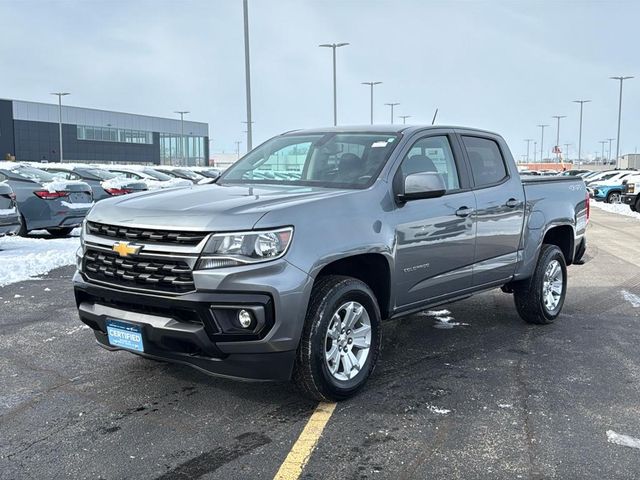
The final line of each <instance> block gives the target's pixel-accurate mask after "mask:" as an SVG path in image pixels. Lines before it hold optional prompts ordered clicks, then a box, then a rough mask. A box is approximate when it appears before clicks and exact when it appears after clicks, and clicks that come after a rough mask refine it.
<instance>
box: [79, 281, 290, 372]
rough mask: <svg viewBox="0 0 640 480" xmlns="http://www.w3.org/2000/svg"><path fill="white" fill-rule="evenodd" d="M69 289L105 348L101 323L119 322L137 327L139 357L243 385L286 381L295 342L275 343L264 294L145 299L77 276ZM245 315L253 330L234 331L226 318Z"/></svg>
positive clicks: (270, 301)
mask: <svg viewBox="0 0 640 480" xmlns="http://www.w3.org/2000/svg"><path fill="white" fill-rule="evenodd" d="M74 289H75V296H76V303H77V305H78V312H79V316H80V319H81V320H82V322H83V323H85V324H86V325H88V326H89V327H91V328H92V329H93V331H94V334H95V336H96V339H97V341H98V343H99V344H100V345H101V346H103V347H105V348H107V349H109V350H118V349H119V348H114V347H113V346H111V345H110V344H109V340H108V336H107V328H106V322H107V321H108V320H119V321H123V322H128V323H132V324H135V325H138V326H140V328H141V331H142V336H143V345H144V353H139V352H132V353H136V354H138V355H142V356H146V357H150V358H154V359H160V360H165V361H170V362H175V363H182V364H187V365H190V366H192V367H195V368H197V369H199V370H201V371H204V372H206V373H209V374H213V375H218V376H224V377H232V378H238V379H245V380H258V381H264V380H276V381H283V380H289V379H290V378H291V373H292V370H293V363H294V361H295V354H296V350H295V345H297V340H294V339H292V338H289V339H288V340H289V342H284V343H283V341H282V339H281V338H275V339H274V336H275V335H274V333H277V331H278V330H279V329H278V328H277V327H278V325H279V324H281V323H282V320H283V319H282V318H279V319H276V308H277V307H276V306H277V305H278V304H279V303H280V300H278V301H275V299H274V298H273V296H272V295H271V294H270V293H269V292H256V293H245V292H239V291H235V292H234V291H224V292H221V291H195V292H192V293H188V294H184V295H179V296H175V297H166V296H158V295H147V294H142V293H137V292H136V293H133V292H127V291H123V290H120V289H117V288H111V287H109V286H101V285H96V284H94V283H88V282H87V281H85V279H84V278H83V276H82V275H81V274H79V273H76V275H75V276H74ZM240 308H242V309H247V310H249V311H250V312H251V313H252V315H253V317H254V319H256V325H255V327H252V330H251V332H250V333H249V334H246V332H245V331H242V332H239V331H238V329H236V328H234V325H232V324H231V323H232V318H235V316H232V317H230V316H229V315H228V314H227V313H228V312H236V311H237V310H238V309H240Z"/></svg>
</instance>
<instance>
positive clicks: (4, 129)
mask: <svg viewBox="0 0 640 480" xmlns="http://www.w3.org/2000/svg"><path fill="white" fill-rule="evenodd" d="M61 111H62V153H63V161H64V162H100V163H107V162H108V163H140V164H156V165H159V164H162V165H206V164H208V158H209V125H208V124H206V123H202V122H191V121H187V120H185V121H184V124H183V123H182V122H181V121H180V119H176V118H162V117H150V116H147V115H136V114H130V113H121V112H110V111H107V110H97V109H93V108H80V107H71V106H65V105H63V106H62V110H61ZM59 113H60V109H59V107H58V105H56V104H48V103H38V102H25V101H21V100H4V99H0V160H5V159H14V158H15V160H16V161H35V162H40V161H48V162H59V161H60V152H59V150H60V148H59V130H58V126H59V123H58V122H59Z"/></svg>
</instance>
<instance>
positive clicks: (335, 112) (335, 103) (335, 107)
mask: <svg viewBox="0 0 640 480" xmlns="http://www.w3.org/2000/svg"><path fill="white" fill-rule="evenodd" d="M246 1H247V0H245V2H246ZM347 45H349V44H348V43H346V42H342V43H323V44H322V45H318V46H319V47H325V48H331V50H332V51H333V125H334V126H336V125H338V98H337V96H338V94H337V92H336V90H337V87H336V49H337V48H340V47H345V46H347ZM372 88H373V87H372Z"/></svg>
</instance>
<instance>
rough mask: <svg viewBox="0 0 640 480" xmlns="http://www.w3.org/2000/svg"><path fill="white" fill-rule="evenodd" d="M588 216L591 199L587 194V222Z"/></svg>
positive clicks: (589, 214)
mask: <svg viewBox="0 0 640 480" xmlns="http://www.w3.org/2000/svg"><path fill="white" fill-rule="evenodd" d="M590 216H591V198H590V197H589V192H587V222H588V221H589V217H590Z"/></svg>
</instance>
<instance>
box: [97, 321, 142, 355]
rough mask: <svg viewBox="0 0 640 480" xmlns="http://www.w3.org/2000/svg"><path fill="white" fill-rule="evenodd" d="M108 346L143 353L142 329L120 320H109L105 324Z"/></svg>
mask: <svg viewBox="0 0 640 480" xmlns="http://www.w3.org/2000/svg"><path fill="white" fill-rule="evenodd" d="M106 326H107V336H108V337H109V344H110V345H111V346H113V347H118V348H124V349H125V350H133V351H134V352H144V343H143V339H142V327H140V325H136V324H134V323H128V322H123V321H122V320H113V319H109V320H107V322H106Z"/></svg>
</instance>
